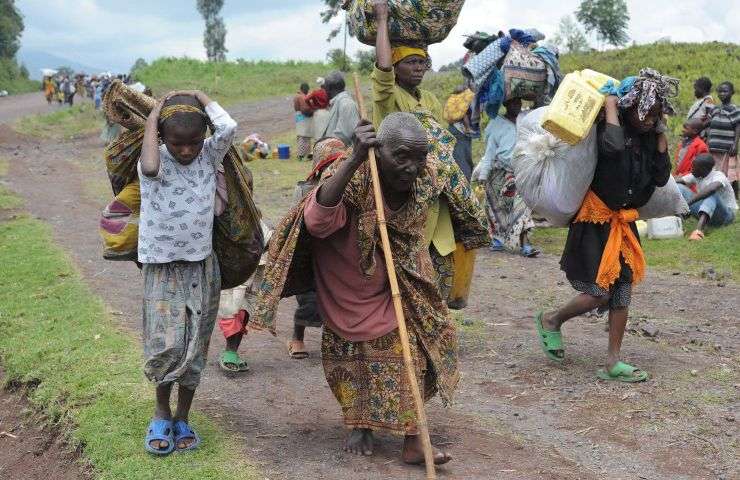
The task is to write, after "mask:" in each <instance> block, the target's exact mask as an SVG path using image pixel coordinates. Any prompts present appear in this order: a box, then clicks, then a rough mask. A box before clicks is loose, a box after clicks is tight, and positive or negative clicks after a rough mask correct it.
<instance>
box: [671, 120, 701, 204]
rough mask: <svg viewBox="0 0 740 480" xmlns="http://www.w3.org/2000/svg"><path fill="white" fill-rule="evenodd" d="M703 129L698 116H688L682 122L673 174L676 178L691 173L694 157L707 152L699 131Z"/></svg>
mask: <svg viewBox="0 0 740 480" xmlns="http://www.w3.org/2000/svg"><path fill="white" fill-rule="evenodd" d="M703 129H704V122H702V121H701V119H698V118H690V119H688V120H686V122H684V124H683V132H682V135H683V138H681V143H679V145H678V148H677V150H676V170H675V171H674V172H673V175H674V176H675V177H677V178H680V177H683V176H685V175H688V174H689V173H691V165H692V164H693V163H694V158H696V156H697V155H699V154H702V153H709V148H708V147H707V144H706V143H704V140H702V139H701V137H700V136H699V133H700V132H701V131H702V130H703ZM692 190H693V189H692Z"/></svg>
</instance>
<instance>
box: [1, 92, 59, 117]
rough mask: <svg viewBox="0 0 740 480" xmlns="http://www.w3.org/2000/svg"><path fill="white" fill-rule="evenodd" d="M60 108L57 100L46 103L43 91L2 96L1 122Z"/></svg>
mask: <svg viewBox="0 0 740 480" xmlns="http://www.w3.org/2000/svg"><path fill="white" fill-rule="evenodd" d="M58 108H60V107H59V106H58V104H57V103H56V102H54V103H53V104H52V105H49V104H48V103H46V98H44V94H43V93H42V92H32V93H24V94H22V95H10V96H8V97H0V123H12V122H14V121H15V120H18V119H19V118H21V117H24V116H26V115H35V114H39V113H47V112H51V111H54V110H56V109H58Z"/></svg>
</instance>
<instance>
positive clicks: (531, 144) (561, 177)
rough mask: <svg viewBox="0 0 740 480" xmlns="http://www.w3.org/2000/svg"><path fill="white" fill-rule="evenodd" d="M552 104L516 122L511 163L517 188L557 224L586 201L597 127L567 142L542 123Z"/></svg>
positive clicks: (539, 211) (593, 160) (564, 223)
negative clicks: (514, 143) (569, 143)
mask: <svg viewBox="0 0 740 480" xmlns="http://www.w3.org/2000/svg"><path fill="white" fill-rule="evenodd" d="M548 108H549V107H542V108H538V109H536V110H533V111H532V112H530V113H529V114H528V115H525V116H524V117H521V118H520V119H519V120H518V121H517V143H516V147H515V148H514V155H513V158H512V165H513V167H514V176H515V178H516V185H517V191H518V192H519V194H520V195H521V196H522V198H523V199H524V202H525V203H526V204H527V206H529V207H530V208H531V209H532V210H533V211H535V212H537V213H538V214H540V215H542V216H544V217H545V218H546V219H547V220H548V221H549V222H550V223H551V224H553V225H555V226H566V225H568V224H569V223H570V220H571V219H572V218H573V216H575V214H576V213H577V212H578V210H579V209H580V208H581V204H582V203H583V197H584V196H585V195H586V192H588V189H589V188H590V186H591V181H592V180H593V177H594V171H595V170H596V161H597V143H596V129H595V128H592V129H591V132H590V133H589V134H588V135H587V136H586V138H585V139H584V140H583V141H582V142H580V143H578V144H576V145H568V144H567V143H565V142H563V141H561V140H559V139H558V138H556V137H555V136H554V135H552V134H551V133H550V132H548V131H546V130H545V129H543V128H542V127H541V126H540V121H541V119H542V116H543V115H544V114H545V113H546V112H547V109H548Z"/></svg>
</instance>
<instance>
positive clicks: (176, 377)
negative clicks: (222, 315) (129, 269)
mask: <svg viewBox="0 0 740 480" xmlns="http://www.w3.org/2000/svg"><path fill="white" fill-rule="evenodd" d="M142 272H143V274H144V329H143V339H144V357H145V363H144V374H145V375H146V376H147V378H148V379H149V380H151V381H152V382H154V383H155V384H156V385H161V384H166V383H171V382H178V383H179V384H180V385H182V386H184V387H188V388H192V389H194V388H195V387H197V386H198V384H199V383H200V375H201V372H202V371H203V368H204V367H205V364H206V357H207V355H208V346H209V344H210V341H211V333H213V326H214V324H215V322H216V315H217V314H218V304H219V298H220V290H221V275H220V273H219V268H218V261H217V260H216V255H214V254H211V255H210V256H208V257H207V258H205V259H204V260H202V261H200V262H171V263H153V264H144V266H143V267H142Z"/></svg>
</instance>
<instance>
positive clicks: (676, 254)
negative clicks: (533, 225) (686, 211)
mask: <svg viewBox="0 0 740 480" xmlns="http://www.w3.org/2000/svg"><path fill="white" fill-rule="evenodd" d="M694 228H696V220H695V219H689V220H686V221H684V232H687V233H688V232H691V231H692V230H694ZM567 233H568V230H567V229H566V228H539V229H536V230H535V232H534V235H533V236H532V242H533V243H534V244H536V245H537V247H539V248H542V249H543V251H545V252H546V253H550V254H553V255H560V254H561V253H562V252H563V246H564V245H565V238H566V236H567ZM738 239H740V222H735V223H733V224H731V225H729V226H727V227H722V228H710V229H709V231H708V233H707V237H706V238H705V239H704V241H702V242H690V241H688V240H687V239H686V238H681V239H667V240H650V239H647V238H643V239H642V244H643V248H644V250H645V256H646V260H647V264H648V266H650V267H655V268H657V269H660V270H664V271H681V272H688V273H691V274H699V273H701V272H702V271H703V270H705V269H706V268H708V267H713V268H714V269H715V270H716V271H717V272H729V273H730V274H731V275H732V278H733V280H734V281H735V282H737V281H740V248H738Z"/></svg>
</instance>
